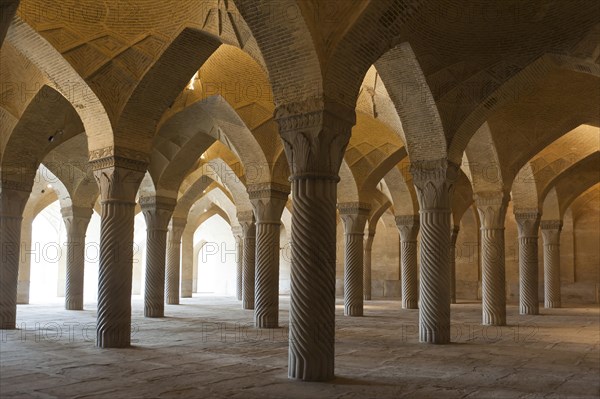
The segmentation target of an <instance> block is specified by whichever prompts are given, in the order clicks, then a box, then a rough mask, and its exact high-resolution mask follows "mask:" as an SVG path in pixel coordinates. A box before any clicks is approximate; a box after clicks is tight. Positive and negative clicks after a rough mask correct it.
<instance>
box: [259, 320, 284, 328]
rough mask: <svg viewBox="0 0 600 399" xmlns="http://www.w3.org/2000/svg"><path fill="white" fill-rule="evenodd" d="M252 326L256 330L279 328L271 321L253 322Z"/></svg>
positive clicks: (275, 322)
mask: <svg viewBox="0 0 600 399" xmlns="http://www.w3.org/2000/svg"><path fill="white" fill-rule="evenodd" d="M254 326H255V327H256V328H279V322H278V321H273V320H255V321H254Z"/></svg>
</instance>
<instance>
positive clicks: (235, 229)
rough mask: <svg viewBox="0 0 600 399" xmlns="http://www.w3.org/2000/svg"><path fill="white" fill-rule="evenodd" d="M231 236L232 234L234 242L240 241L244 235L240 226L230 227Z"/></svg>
mask: <svg viewBox="0 0 600 399" xmlns="http://www.w3.org/2000/svg"><path fill="white" fill-rule="evenodd" d="M231 234H233V236H234V237H235V239H236V240H240V239H241V238H242V236H243V234H244V231H243V229H242V226H239V225H237V226H233V227H231Z"/></svg>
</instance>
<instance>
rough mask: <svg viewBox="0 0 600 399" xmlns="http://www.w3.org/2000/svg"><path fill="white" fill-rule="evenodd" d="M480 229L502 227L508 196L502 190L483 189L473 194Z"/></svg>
mask: <svg viewBox="0 0 600 399" xmlns="http://www.w3.org/2000/svg"><path fill="white" fill-rule="evenodd" d="M473 199H474V200H475V205H476V206H477V212H478V213H479V219H480V220H481V228H482V229H503V228H504V218H505V217H506V208H507V206H508V201H509V199H510V196H509V195H508V194H506V193H504V192H502V191H485V192H480V193H476V194H475V195H473Z"/></svg>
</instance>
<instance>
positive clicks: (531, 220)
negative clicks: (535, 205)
mask: <svg viewBox="0 0 600 399" xmlns="http://www.w3.org/2000/svg"><path fill="white" fill-rule="evenodd" d="M540 217H541V215H540V213H539V212H538V211H537V209H529V210H518V211H517V210H515V220H516V221H517V226H518V228H519V237H520V238H525V237H537V236H538V228H539V226H540Z"/></svg>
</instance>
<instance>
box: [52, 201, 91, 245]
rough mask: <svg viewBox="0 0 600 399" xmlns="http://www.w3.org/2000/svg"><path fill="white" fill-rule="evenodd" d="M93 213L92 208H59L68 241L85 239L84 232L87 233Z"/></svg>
mask: <svg viewBox="0 0 600 399" xmlns="http://www.w3.org/2000/svg"><path fill="white" fill-rule="evenodd" d="M93 212H94V211H93V209H92V208H85V207H78V206H69V207H65V208H61V210H60V213H61V214H62V217H63V221H64V222H65V227H66V228H67V234H68V235H69V240H71V238H75V237H82V236H83V237H85V232H86V231H87V227H88V224H89V223H90V219H91V218H92V213H93Z"/></svg>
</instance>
